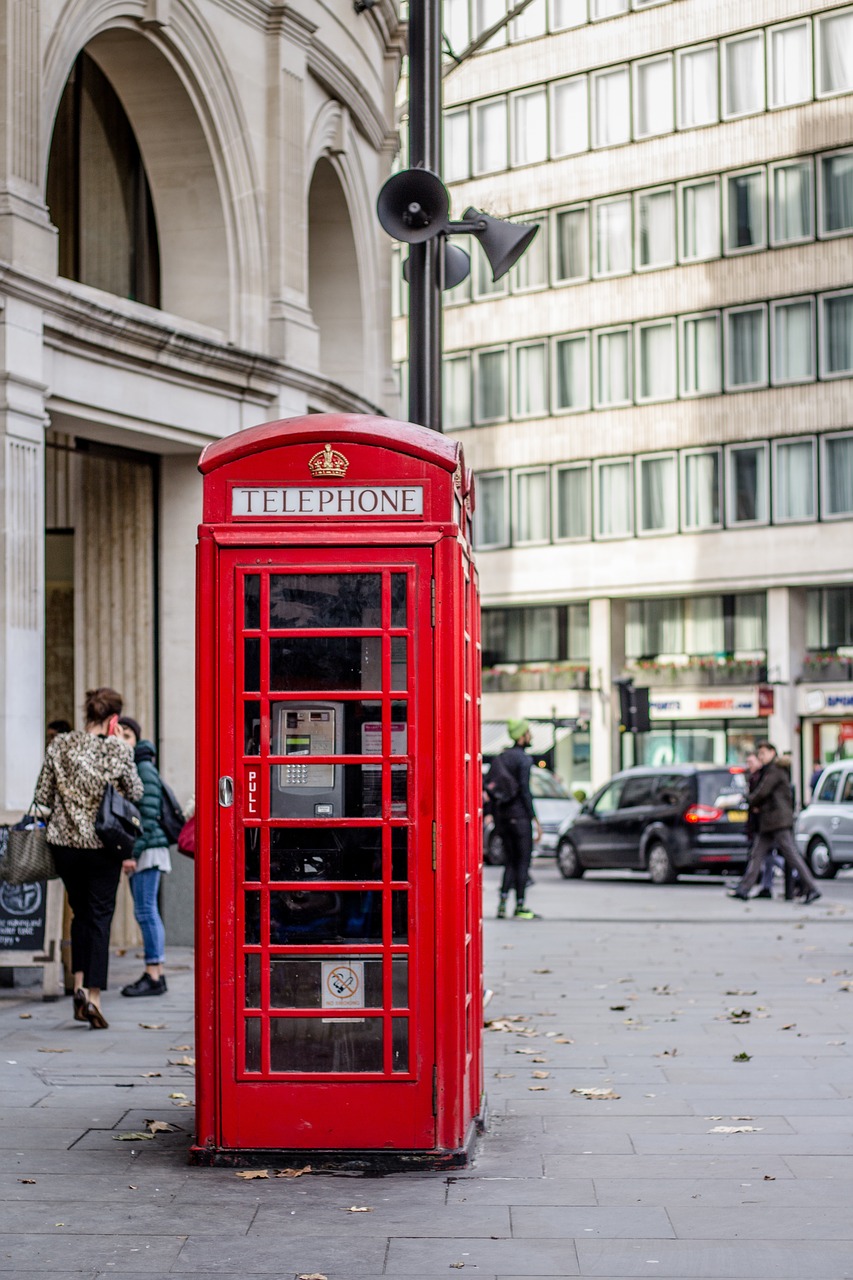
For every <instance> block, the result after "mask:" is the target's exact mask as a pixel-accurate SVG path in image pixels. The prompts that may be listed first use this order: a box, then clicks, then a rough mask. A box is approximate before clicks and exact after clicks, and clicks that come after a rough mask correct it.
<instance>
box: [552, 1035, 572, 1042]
mask: <svg viewBox="0 0 853 1280" xmlns="http://www.w3.org/2000/svg"><path fill="white" fill-rule="evenodd" d="M554 1044H574V1040H570V1039H569V1037H568V1036H557V1038H556V1040H555V1041H554Z"/></svg>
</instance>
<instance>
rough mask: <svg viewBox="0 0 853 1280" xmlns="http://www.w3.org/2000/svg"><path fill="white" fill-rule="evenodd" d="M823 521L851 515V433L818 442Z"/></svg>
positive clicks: (852, 468)
mask: <svg viewBox="0 0 853 1280" xmlns="http://www.w3.org/2000/svg"><path fill="white" fill-rule="evenodd" d="M821 452H822V460H821V468H822V475H823V483H822V485H821V494H822V503H823V511H822V515H823V518H824V520H837V519H842V518H845V517H846V518H848V519H849V517H850V516H853V432H850V431H846V432H844V434H843V435H832V436H823V437H822V439H821Z"/></svg>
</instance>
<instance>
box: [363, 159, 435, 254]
mask: <svg viewBox="0 0 853 1280" xmlns="http://www.w3.org/2000/svg"><path fill="white" fill-rule="evenodd" d="M449 207H450V206H449V201H448V197H447V191H446V189H445V186H444V183H443V182H442V181H441V178H439V176H438V174H435V173H432V172H431V171H430V170H429V169H404V170H403V171H402V173H395V174H394V175H393V177H391V178H389V179H388V181H387V182H386V183H385V185H384V187H383V188H382V190H381V191H380V192H379V198H378V200H377V201H376V212H377V214H378V215H379V221H380V223H381V224H382V227H383V229H384V230H385V231H387V232H388V234H389V236H393V237H394V239H395V240H404V241H405V242H406V244H422V243H423V241H424V240H431V239H432V237H433V236H437V235H438V234H439V233H440V232H441V231H443V230H444V228H445V227H446V226H447V221H448V219H447V214H448V209H449Z"/></svg>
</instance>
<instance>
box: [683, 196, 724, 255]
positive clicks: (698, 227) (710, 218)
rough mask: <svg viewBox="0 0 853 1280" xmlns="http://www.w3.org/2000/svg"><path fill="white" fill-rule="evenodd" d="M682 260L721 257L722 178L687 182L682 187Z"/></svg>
mask: <svg viewBox="0 0 853 1280" xmlns="http://www.w3.org/2000/svg"><path fill="white" fill-rule="evenodd" d="M678 203H679V221H680V255H681V261H682V262H702V261H705V260H706V259H708V258H718V257H719V256H720V187H719V179H718V178H708V179H704V180H703V181H701V182H683V183H682V184H681V186H680V187H679V188H678Z"/></svg>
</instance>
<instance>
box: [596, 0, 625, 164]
mask: <svg viewBox="0 0 853 1280" xmlns="http://www.w3.org/2000/svg"><path fill="white" fill-rule="evenodd" d="M599 21H602V22H603V21H606V19H603V18H602V19H599ZM617 71H619V72H624V73H625V76H626V78H627V82H628V93H627V100H628V128H627V132H626V135H625V137H624V138H620V140H619V141H618V142H599V141H598V109H597V106H596V98H595V86H596V83H597V81H598V80H600V79H602V78H603V77H604V76H613V75H615V74H616V73H617ZM632 107H633V102H632V94H631V64H630V62H616V63H614V64H613V65H612V66H606V67H597V68H596V69H595V70H594V71H591V72H590V73H589V148H590V151H603V150H606V149H607V148H608V147H624V146H627V145H628V143H629V142H631V141H632V139H633V137H634V120H633V110H632Z"/></svg>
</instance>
